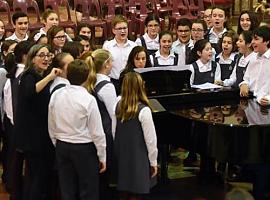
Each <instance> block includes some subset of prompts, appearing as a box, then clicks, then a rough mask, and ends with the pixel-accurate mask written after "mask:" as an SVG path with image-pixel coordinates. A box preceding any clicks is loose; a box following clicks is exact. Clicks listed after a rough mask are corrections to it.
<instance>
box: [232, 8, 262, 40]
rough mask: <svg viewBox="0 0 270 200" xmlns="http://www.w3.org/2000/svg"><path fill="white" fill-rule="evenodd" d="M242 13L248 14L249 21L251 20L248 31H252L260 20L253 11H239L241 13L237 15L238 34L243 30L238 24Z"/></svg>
mask: <svg viewBox="0 0 270 200" xmlns="http://www.w3.org/2000/svg"><path fill="white" fill-rule="evenodd" d="M244 14H248V16H249V19H250V22H251V24H250V29H249V31H254V30H255V29H256V28H258V27H259V25H260V20H259V19H258V17H257V16H256V14H255V13H254V12H253V11H248V10H244V11H242V12H241V14H240V15H239V17H238V24H237V33H238V34H239V35H240V33H242V32H243V31H244V30H243V29H242V27H241V25H240V21H241V16H242V15H244Z"/></svg>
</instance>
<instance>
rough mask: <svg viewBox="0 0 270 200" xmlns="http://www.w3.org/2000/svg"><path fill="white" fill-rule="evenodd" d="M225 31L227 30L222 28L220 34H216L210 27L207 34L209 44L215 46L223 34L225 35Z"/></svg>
mask: <svg viewBox="0 0 270 200" xmlns="http://www.w3.org/2000/svg"><path fill="white" fill-rule="evenodd" d="M226 31H227V29H226V28H224V29H223V30H222V32H220V33H218V34H217V33H215V32H214V28H213V27H212V28H211V29H210V31H209V33H208V35H209V42H210V43H213V44H217V43H218V41H219V39H220V38H221V37H222V35H223V33H225V32H226Z"/></svg>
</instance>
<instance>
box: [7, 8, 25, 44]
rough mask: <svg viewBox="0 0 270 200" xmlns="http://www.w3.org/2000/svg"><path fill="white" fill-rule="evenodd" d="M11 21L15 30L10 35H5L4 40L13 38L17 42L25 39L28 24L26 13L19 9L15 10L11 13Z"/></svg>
mask: <svg viewBox="0 0 270 200" xmlns="http://www.w3.org/2000/svg"><path fill="white" fill-rule="evenodd" d="M12 23H13V27H14V29H15V31H14V33H13V34H12V35H11V36H9V37H7V38H6V40H15V41H17V42H21V41H24V40H27V39H28V35H27V31H28V26H29V19H28V16H27V14H25V13H24V12H21V11H18V12H15V13H14V14H13V15H12Z"/></svg>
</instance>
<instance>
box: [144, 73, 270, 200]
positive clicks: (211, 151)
mask: <svg viewBox="0 0 270 200" xmlns="http://www.w3.org/2000/svg"><path fill="white" fill-rule="evenodd" d="M139 73H141V75H142V77H143V79H144V81H145V87H146V91H147V95H148V98H149V99H150V102H151V104H152V106H153V118H154V122H155V126H156V131H157V137H158V146H159V153H160V154H159V155H160V162H161V181H164V182H166V178H167V155H168V146H169V145H174V146H179V147H182V148H185V149H187V150H190V151H193V152H196V153H199V154H200V155H201V158H202V160H201V168H200V175H201V177H202V178H210V179H212V178H213V177H212V176H213V174H215V168H214V164H215V161H219V162H229V163H237V164H241V165H245V166H248V167H249V168H250V171H251V172H253V173H254V174H255V175H254V179H253V185H254V186H253V188H254V189H253V192H254V195H255V196H256V199H259V200H263V199H267V198H266V197H265V196H264V194H265V193H267V191H268V190H267V189H266V188H265V186H266V185H267V181H268V179H267V178H266V177H267V175H270V145H269V142H270V114H269V113H270V110H269V108H268V107H261V106H260V105H259V104H258V103H257V102H256V101H255V99H253V98H252V95H251V96H250V98H244V99H241V98H240V97H239V90H233V89H231V88H222V89H210V90H194V89H192V88H191V87H190V84H189V77H190V71H188V70H183V71H182V70H175V68H172V69H170V68H159V69H154V70H145V71H144V70H142V71H139Z"/></svg>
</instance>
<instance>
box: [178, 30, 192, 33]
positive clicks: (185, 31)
mask: <svg viewBox="0 0 270 200" xmlns="http://www.w3.org/2000/svg"><path fill="white" fill-rule="evenodd" d="M189 31H190V30H177V32H179V33H188V32H189Z"/></svg>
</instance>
